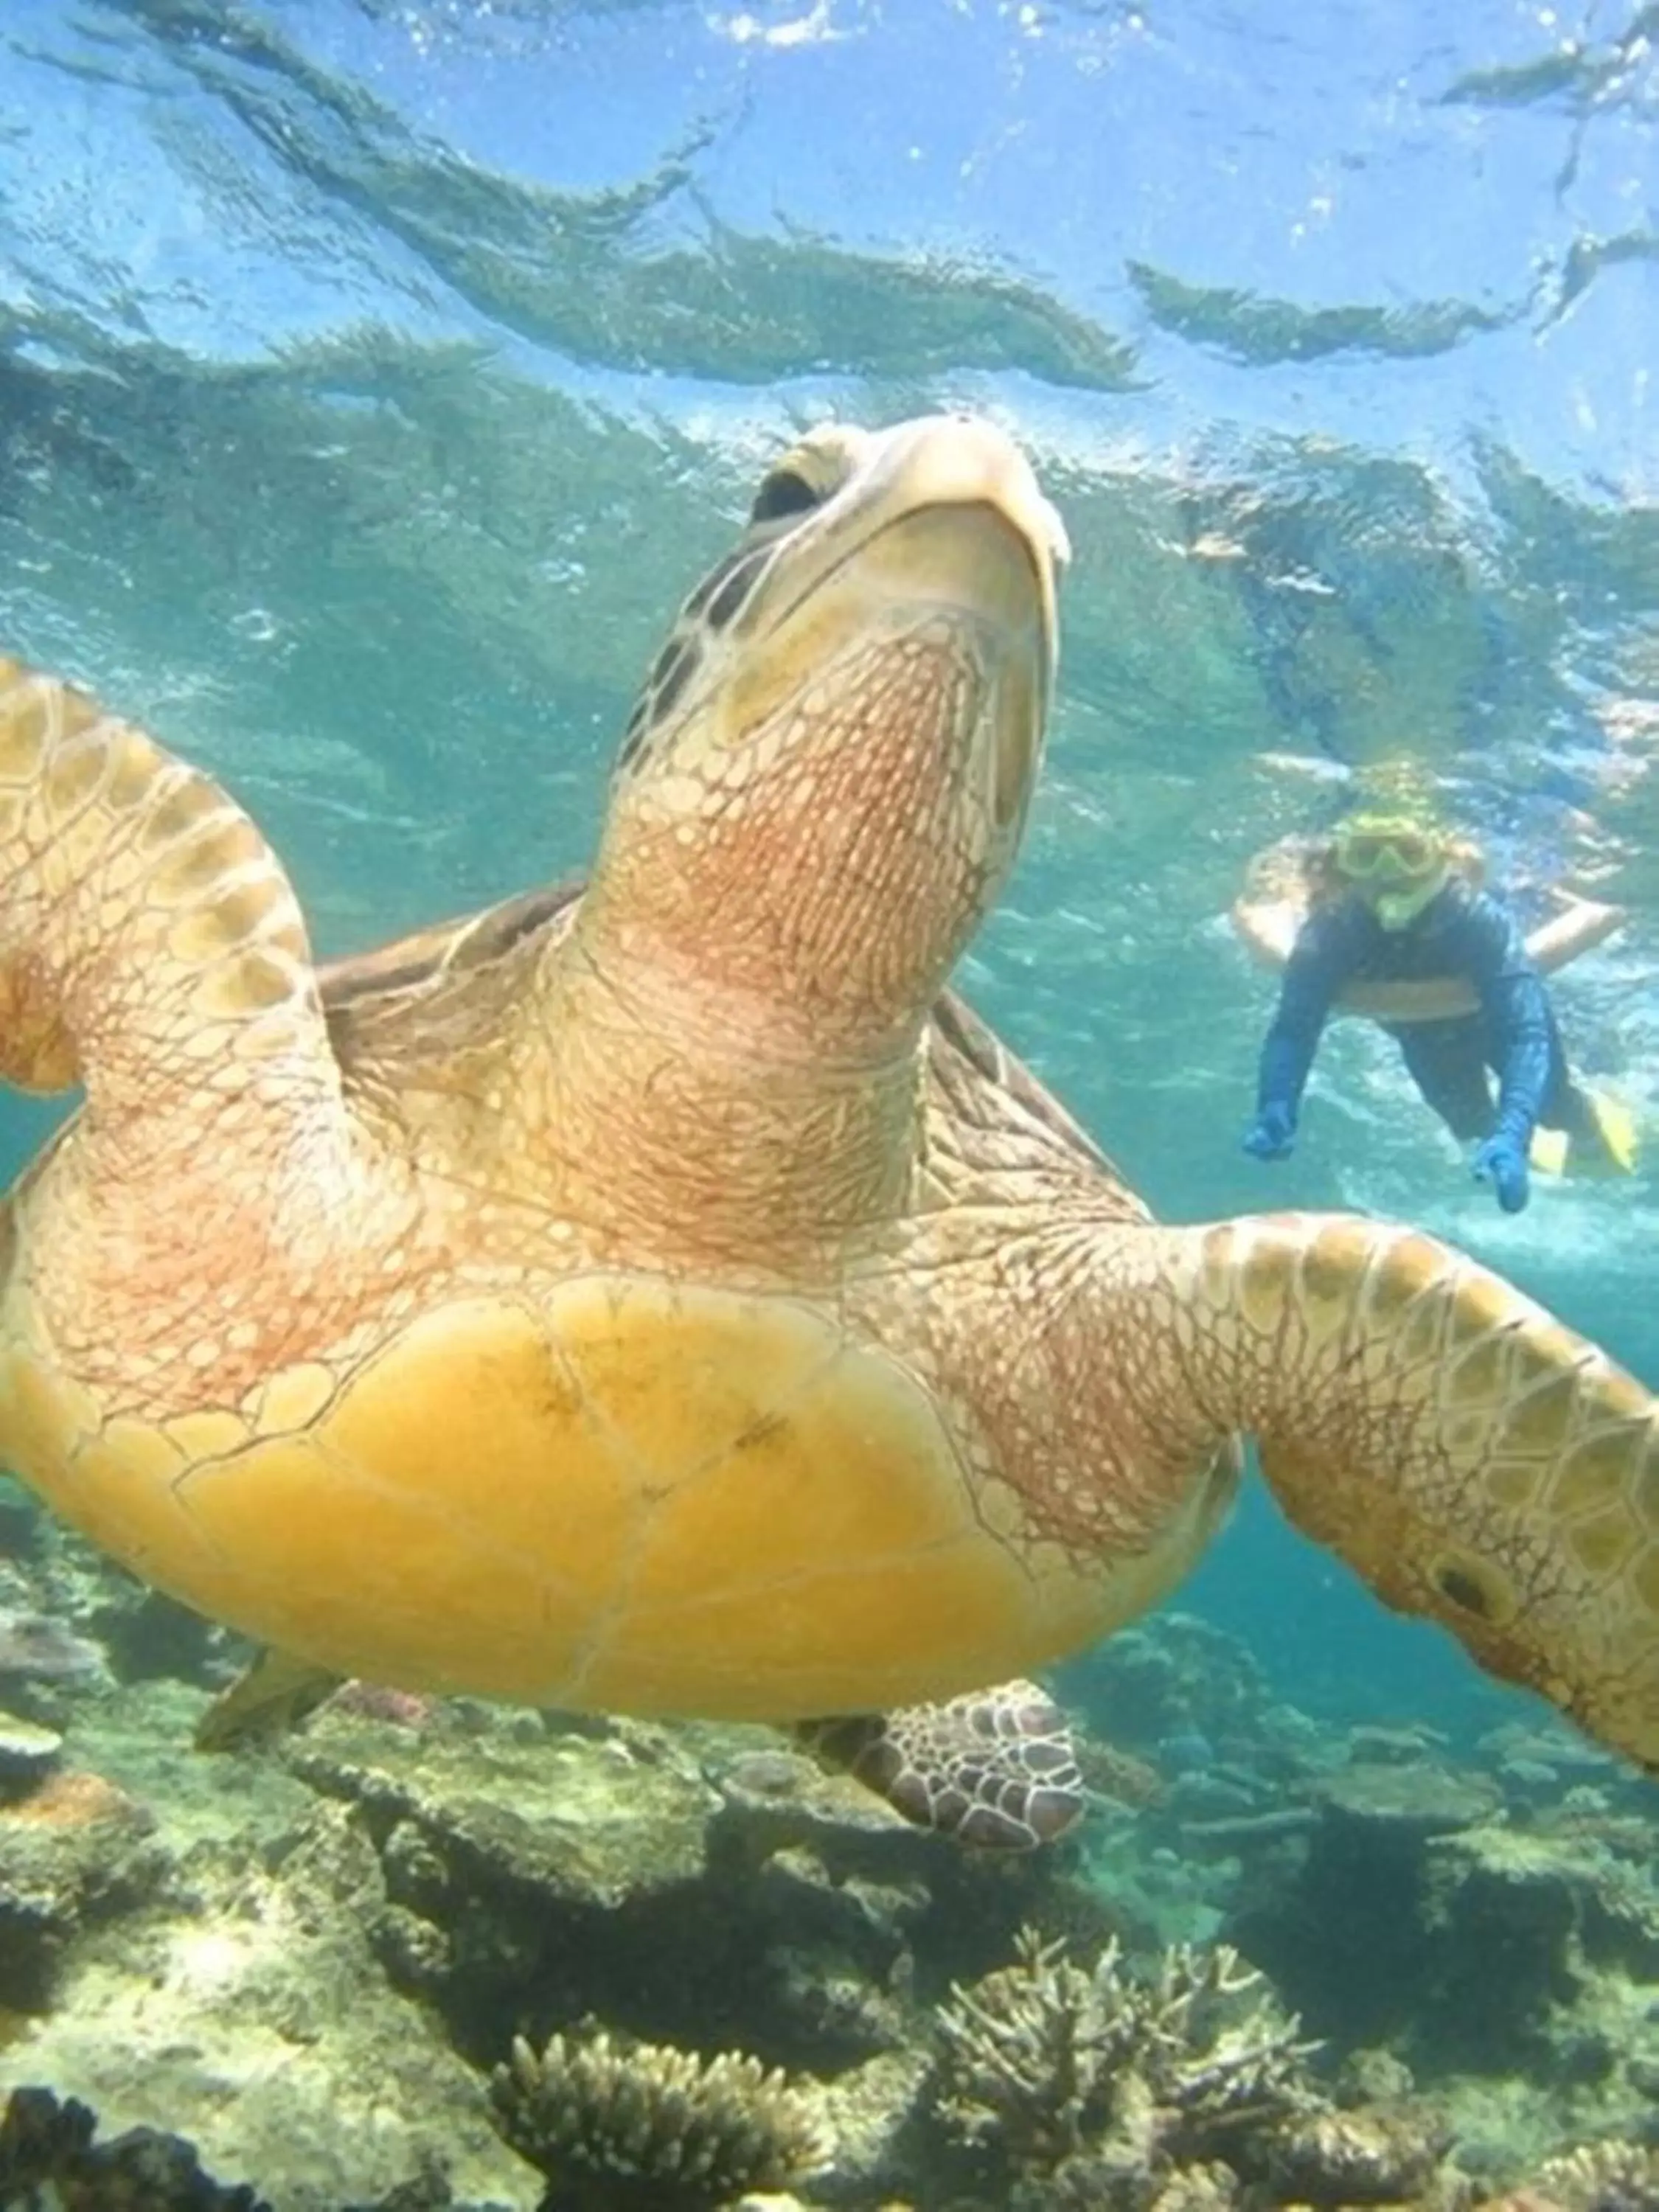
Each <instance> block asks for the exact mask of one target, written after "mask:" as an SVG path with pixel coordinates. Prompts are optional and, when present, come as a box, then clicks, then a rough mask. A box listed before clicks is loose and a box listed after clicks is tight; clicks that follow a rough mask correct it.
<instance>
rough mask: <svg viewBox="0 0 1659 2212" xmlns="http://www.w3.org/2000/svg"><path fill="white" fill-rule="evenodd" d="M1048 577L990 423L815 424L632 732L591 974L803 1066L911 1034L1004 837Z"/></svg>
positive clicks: (1027, 782) (1035, 511)
mask: <svg viewBox="0 0 1659 2212" xmlns="http://www.w3.org/2000/svg"><path fill="white" fill-rule="evenodd" d="M1065 557H1066V540H1065V535H1064V532H1063V531H1062V529H1061V526H1060V521H1059V519H1058V517H1057V516H1056V515H1055V513H1054V510H1053V508H1052V507H1050V506H1049V505H1048V501H1046V500H1045V499H1044V498H1043V496H1042V493H1041V492H1040V491H1039V490H1038V489H1037V485H1036V479H1035V477H1033V475H1032V473H1031V471H1030V466H1029V465H1028V464H1027V462H1026V460H1025V459H1024V456H1023V454H1022V453H1020V452H1019V450H1018V447H1016V446H1015V445H1014V444H1013V443H1012V441H1011V440H1010V439H1009V438H1008V437H1007V436H1006V435H1004V433H1003V432H1002V431H1000V430H999V429H998V428H995V427H994V425H992V424H991V423H989V422H983V421H980V420H975V419H970V418H966V417H963V416H929V417H927V418H924V419H922V420H920V421H916V422H906V423H902V424H901V425H899V426H898V427H897V428H894V429H890V430H885V431H881V432H876V433H870V432H866V431H861V430H856V429H853V428H847V427H845V426H842V425H840V424H836V425H833V426H831V427H829V428H823V429H820V430H817V431H815V432H814V433H813V434H811V435H810V436H808V437H806V438H805V439H803V440H802V441H800V443H799V444H798V445H797V446H795V447H793V448H792V449H791V450H790V451H789V452H787V453H785V454H784V455H783V456H782V457H781V459H779V460H777V461H776V462H775V463H774V464H773V465H772V466H771V467H770V468H769V470H768V471H767V472H766V474H765V476H764V477H763V478H762V479H761V482H760V484H759V486H758V489H757V492H756V495H755V500H754V504H753V507H752V509H751V511H750V517H749V521H748V524H747V526H746V527H745V529H744V532H743V535H742V536H741V538H739V539H738V543H737V544H736V545H735V547H734V548H733V549H732V551H731V552H730V553H729V554H728V555H727V556H726V558H725V559H724V560H722V561H721V562H720V563H719V564H718V566H717V567H716V568H714V569H713V570H712V571H711V572H710V573H709V574H708V575H707V576H706V577H705V578H704V579H703V580H702V582H701V583H700V584H699V585H698V586H697V587H696V590H695V591H694V592H692V593H691V595H690V598H689V599H687V600H686V602H685V604H684V606H683V607H682V609H681V610H680V613H679V616H678V619H677V621H676V622H675V624H674V627H673V629H672V630H671V633H670V635H669V637H668V640H667V642H666V643H665V645H664V647H663V648H662V651H661V652H660V653H659V655H658V657H657V660H656V663H655V665H654V666H653V669H652V671H651V675H650V678H649V680H648V681H647V684H646V687H645V690H644V693H643V695H642V696H641V700H640V702H639V705H638V706H637V707H636V708H635V713H634V716H633V719H632V720H631V721H630V722H629V726H628V732H627V736H626V738H625V740H624V743H623V750H622V756H621V759H620V761H619V763H618V766H617V775H616V778H615V781H614V784H613V787H612V792H611V807H610V813H609V817H608V819H607V822H606V826H605V837H604V841H603V843H602V846H601V848H600V852H599V859H598V862H597V864H596V866H595V870H594V874H593V879H592V887H591V889H590V891H589V894H588V896H587V899H586V902H584V913H583V918H582V921H581V924H580V928H581V932H582V935H583V937H584V939H585V940H586V945H587V949H588V951H589V952H590V954H591V955H592V957H593V958H594V960H595V962H596V963H597V964H599V965H600V966H601V967H603V966H605V964H607V963H609V964H611V966H612V967H613V969H614V968H617V967H618V966H619V967H620V968H621V969H623V970H625V971H627V972H629V973H631V974H635V975H641V974H648V975H653V976H654V977H656V978H657V979H659V981H660V982H661V983H663V984H664V985H665V986H666V987H668V989H669V990H671V992H673V993H674V994H676V1000H677V1003H684V1004H686V1005H687V1006H691V1005H693V1004H694V1003H695V1001H694V1000H693V998H692V997H691V995H690V994H695V993H696V991H697V990H698V989H699V988H702V990H703V991H704V992H705V994H712V998H710V999H709V1000H708V1003H712V1004H716V1005H718V1006H720V1018H721V1019H722V1020H731V1019H733V1018H739V1019H741V1020H742V1021H744V1024H750V1025H752V1024H763V1025H770V1026H772V1027H775V1030H776V1031H777V1032H778V1033H779V1034H780V1036H781V1037H782V1036H786V1035H787V1032H789V1031H790V1030H791V1029H792V1028H793V1029H794V1030H797V1031H799V1042H800V1044H801V1047H802V1048H804V1049H806V1050H809V1051H814V1050H823V1051H827V1052H837V1051H841V1052H845V1053H848V1054H853V1055H854V1056H856V1055H857V1054H860V1053H861V1052H863V1051H865V1050H866V1049H867V1050H869V1051H870V1052H872V1053H878V1052H882V1051H884V1050H886V1049H888V1048H890V1046H891V1045H893V1044H894V1043H896V1042H901V1041H902V1040H903V1039H904V1038H905V1037H906V1036H909V1035H913V1034H914V1031H915V1025H916V1024H918V1023H919V1022H920V1020H921V1017H922V1015H923V1014H924V1012H926V1009H927V1006H928V1004H929V1003H930V1001H931V1000H932V998H933V994H934V993H935V992H936V991H937V989H938V988H939V985H940V984H941V982H942V981H944V979H945V975H946V974H947V972H948V971H949V969H950V967H951V963H952V962H953V961H954V960H955V958H956V957H957V954H958V953H959V952H960V951H961V950H962V948H963V945H964V944H965V943H966V942H967V939H968V938H969V935H970V934H971V933H972V931H973V929H974V927H975V924H976V923H977V922H978V921H979V920H980V918H981V915H983V913H984V912H985V910H986V908H987V906H988V905H989V903H990V902H991V901H992V899H993V898H994V896H995V895H996V892H997V890H998V888H999V886H1000V884H1001V882H1002V880H1003V878H1004V877H1005V876H1006V872H1007V870H1008V868H1009V866H1010V864H1011V862H1012V859H1013V857H1014V854H1015V851H1016V849H1017V848H1018V842H1019V838H1020V833H1021V830H1022V828H1023V826H1024V818H1025V813H1026V808H1027V804H1028V802H1029V800H1030V795H1031V791H1032V787H1033V785H1034V783H1035V781H1036V775H1037V769H1038V767H1039V764H1040V761H1041V757H1042V735H1043V727H1044V722H1045V719H1046V716H1047V713H1048V697H1049V692H1050V690H1051V687H1052V684H1053V679H1054V652H1055V631H1054V580H1055V574H1056V570H1057V568H1059V566H1060V563H1061V562H1062V561H1063V560H1064V559H1065ZM744 1034H745V1035H748V1034H750V1030H749V1028H747V1027H746V1028H745V1031H744Z"/></svg>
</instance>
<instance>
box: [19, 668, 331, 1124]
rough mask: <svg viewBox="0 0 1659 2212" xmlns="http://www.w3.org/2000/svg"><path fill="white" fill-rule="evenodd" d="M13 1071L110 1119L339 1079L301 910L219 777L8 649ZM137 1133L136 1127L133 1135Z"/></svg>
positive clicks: (326, 1087) (225, 1102) (22, 1081)
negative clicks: (73, 1092)
mask: <svg viewBox="0 0 1659 2212" xmlns="http://www.w3.org/2000/svg"><path fill="white" fill-rule="evenodd" d="M0 1081H5V1082H9V1083H13V1084H15V1085H18V1086H19V1087H20V1088H22V1089H25V1090H31V1091H61V1090H66V1089H68V1088H70V1086H71V1085H74V1084H76V1083H83V1084H84V1085H86V1090H87V1097H88V1107H89V1109H91V1113H92V1115H93V1118H94V1122H95V1123H97V1124H99V1125H100V1126H101V1127H111V1126H119V1125H123V1124H125V1121H127V1118H128V1117H129V1115H131V1116H137V1115H140V1114H143V1113H149V1114H152V1115H154V1114H155V1112H156V1111H157V1110H158V1109H161V1108H162V1107H164V1106H165V1105H166V1104H167V1103H169V1102H185V1101H187V1102H188V1103H189V1105H190V1108H191V1114H192V1115H194V1117H195V1131H194V1133H195V1135H196V1137H197V1141H199V1139H200V1135H201V1131H202V1123H201V1118H200V1116H199V1115H195V1109H196V1106H197V1102H198V1101H199V1100H200V1099H201V1097H203V1096H204V1094H205V1095H206V1096H207V1097H210V1100H211V1103H212V1108H213V1110H214V1112H215V1114H216V1115H217V1116H218V1117H219V1126H220V1129H221V1131H222V1132H223V1131H224V1130H225V1127H226V1124H225V1116H226V1115H227V1113H228V1111H229V1109H231V1108H232V1107H233V1106H234V1104H235V1103H236V1102H238V1101H239V1100H246V1099H250V1098H251V1099H254V1100H259V1101H269V1100H273V1099H280V1100H281V1101H282V1102H283V1104H284V1105H285V1106H286V1105H287V1104H288V1103H289V1102H290V1101H291V1099H292V1098H293V1097H294V1096H295V1095H296V1094H297V1093H299V1092H300V1091H302V1090H303V1089H304V1088H305V1087H306V1086H307V1085H309V1086H311V1087H312V1088H313V1089H316V1090H319V1091H334V1092H336V1093H337V1086H338V1078H337V1071H336V1070H335V1066H334V1063H333V1060H332V1057H331V1054H330V1053H329V1050H328V1044H327V1036H326V1032H325V1028H324V1024H323V1018H322V1012H321V1008H320V1006H319V1000H318V994H317V987H316V979H315V975H314V973H313V968H312V963H311V955H310V950H309V947H308V945H307V936H306V928H305V923H304V921H303V919H302V917H301V913H300V908H299V904H298V902H297V901H296V899H295V896H294V891H293V888H292V886H291V884H289V879H288V877H287V875H286V874H285V872H283V867H282V866H281V864H280V863H279V862H278V860H276V856H275V854H273V853H272V852H271V850H270V847H269V845H267V844H266V842H265V841H264V837H263V836H261V835H260V833H259V831H258V829H256V828H255V826H254V824H253V823H252V822H251V821H250V820H249V819H248V817H246V814H244V813H243V811H242V810H241V809H240V807H239V806H238V805H236V803H235V802H234V799H230V798H229V797H228V795H227V793H224V792H223V791H222V790H221V789H220V788H219V787H218V785H217V784H216V783H214V782H213V781H212V780H211V779H210V777H208V776H206V775H202V774H201V773H200V772H199V771H198V770H197V769H192V768H190V767H188V766H186V764H185V763H184V762H182V761H179V760H175V759H174V758H173V757H172V756H171V755H169V754H168V753H167V752H165V751H164V750H162V748H161V746H160V745H158V744H155V741H154V740H153V739H152V738H149V737H147V736H146V735H145V734H144V732H143V731H142V730H138V729H135V728H134V727H133V726H131V724H130V723H126V722H123V721H118V720H116V719H115V718H114V717H113V716H111V715H108V714H105V713H104V712H103V710H102V709H101V708H100V707H99V705H98V704H97V702H95V701H94V700H92V699H90V698H88V696H86V695H85V694H84V693H82V692H80V691H76V690H73V689H71V688H70V686H69V685H67V684H62V683H59V682H58V681H57V680H56V679H55V678H51V677H46V676H41V675H37V674H35V673H33V671H29V670H27V669H26V668H24V667H23V666H21V665H20V664H19V663H18V662H16V661H15V660H9V659H3V658H0ZM121 1141H123V1142H125V1132H123V1134H122V1138H121Z"/></svg>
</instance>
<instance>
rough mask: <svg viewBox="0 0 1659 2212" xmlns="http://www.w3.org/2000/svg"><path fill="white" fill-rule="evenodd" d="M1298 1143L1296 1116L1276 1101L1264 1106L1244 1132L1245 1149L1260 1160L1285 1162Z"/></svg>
mask: <svg viewBox="0 0 1659 2212" xmlns="http://www.w3.org/2000/svg"><path fill="white" fill-rule="evenodd" d="M1295 1142H1296V1115H1294V1113H1292V1111H1291V1109H1290V1108H1289V1107H1288V1106H1286V1105H1285V1104H1283V1103H1281V1102H1280V1101H1279V1100H1278V1099H1275V1100H1274V1101H1273V1104H1272V1105H1270V1106H1264V1107H1263V1108H1262V1109H1261V1112H1260V1113H1259V1114H1258V1115H1256V1117H1255V1121H1253V1122H1252V1123H1251V1125H1250V1127H1249V1128H1248V1129H1247V1130H1246V1131H1245V1132H1244V1149H1245V1151H1246V1152H1249V1154H1250V1155H1251V1157H1252V1158H1255V1159H1258V1160H1283V1159H1288V1158H1289V1157H1290V1152H1291V1146H1293V1145H1294V1144H1295Z"/></svg>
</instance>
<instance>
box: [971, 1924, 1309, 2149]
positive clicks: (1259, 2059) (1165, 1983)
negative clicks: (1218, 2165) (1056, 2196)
mask: <svg viewBox="0 0 1659 2212" xmlns="http://www.w3.org/2000/svg"><path fill="white" fill-rule="evenodd" d="M939 2040H940V2082H939V2100H938V2111H939V2117H940V2118H941V2119H942V2120H943V2121H944V2123H945V2126H946V2128H947V2129H948V2130H951V2132H953V2133H955V2134H956V2135H957V2136H959V2137H960V2138H961V2139H963V2141H965V2142H969V2143H970V2144H975V2145H981V2146H991V2147H994V2149H995V2150H996V2152H997V2153H998V2154H999V2155H1000V2159H1001V2160H1002V2161H1003V2162H1004V2163H1005V2164H1006V2166H1009V2167H1011V2168H1012V2169H1013V2170H1015V2171H1016V2172H1018V2171H1026V2172H1030V2171H1031V2170H1033V2169H1035V2170H1036V2171H1039V2172H1042V2171H1050V2172H1051V2171H1054V2169H1056V2168H1059V2167H1060V2166H1064V2165H1065V2164H1066V2162H1067V2161H1068V2160H1075V2159H1077V2158H1078V2157H1079V2154H1081V2153H1083V2152H1084V2151H1085V2149H1087V2150H1089V2151H1090V2152H1091V2156H1092V2160H1093V2162H1094V2163H1095V2164H1097V2165H1098V2166H1103V2167H1104V2168H1107V2169H1109V2170H1111V2171H1112V2172H1124V2171H1128V2172H1144V2173H1146V2174H1149V2175H1150V2174H1152V2173H1156V2172H1164V2171H1165V2170H1167V2169H1168V2168H1170V2167H1171V2166H1199V2165H1202V2164H1204V2163H1206V2161H1209V2160H1213V2159H1216V2158H1218V2157H1222V2156H1225V2155H1226V2154H1228V2153H1229V2152H1230V2151H1233V2152H1237V2148H1238V2146H1239V2145H1240V2144H1241V2142H1243V2141H1244V2140H1246V2139H1247V2138H1249V2136H1252V2135H1255V2134H1259V2133H1261V2131H1262V2130H1264V2129H1266V2128H1267V2127H1269V2126H1270V2125H1271V2124H1274V2123H1277V2122H1279V2121H1281V2120H1284V2119H1286V2118H1289V2117H1291V2116H1292V2115H1295V2114H1299V2113H1303V2112H1307V2111H1310V2110H1311V2109H1313V2108H1314V2107H1315V2106H1316V2105H1317V2103H1318V2102H1319V2100H1318V2097H1317V2095H1316V2092H1315V2091H1314V2090H1313V2088H1312V2087H1311V2086H1310V2081H1309V2080H1308V2077H1307V2074H1306V2070H1305V2067H1306V2061H1307V2059H1308V2058H1309V2057H1310V2055H1311V2052H1312V2051H1313V2049H1314V2047H1315V2046H1314V2045H1311V2044H1309V2043H1307V2042H1305V2041H1304V2040H1303V2039H1301V2037H1300V2035H1299V2033H1298V2031H1297V2022H1296V2021H1295V2020H1294V2019H1291V2018H1289V2017H1287V2016H1286V2015H1285V2014H1284V2013H1283V2012H1282V2011H1281V2010H1280V2009H1279V2006H1278V2004H1277V2002H1276V2001H1275V2000H1274V1999H1273V1996H1272V1993H1271V1992H1270V1991H1269V1990H1268V1989H1267V1984H1266V1983H1264V1981H1263V1980H1262V1978H1261V1975H1260V1974H1258V1973H1256V1972H1255V1971H1254V1970H1253V1969H1252V1968H1250V1967H1249V1966H1246V1965H1245V1964H1244V1963H1243V1960H1241V1959H1240V1958H1239V1957H1238V1954H1237V1953H1236V1952H1234V1951H1232V1950H1230V1949H1228V1948H1225V1947H1220V1948H1215V1949H1212V1950H1208V1951H1198V1950H1195V1949H1193V1948H1189V1947H1187V1946H1180V1947H1177V1948H1173V1949H1171V1950H1170V1951H1167V1952H1166V1953H1165V1954H1164V1957H1163V1960H1162V1961H1161V1962H1160V1964H1159V1965H1158V1967H1157V1969H1156V1970H1155V1971H1154V1972H1152V1974H1151V1975H1150V1976H1147V1977H1146V1978H1137V1977H1134V1976H1132V1975H1130V1974H1129V1973H1128V1972H1126V1971H1125V1969H1124V1966H1123V1964H1122V1961H1121V1955H1120V1953H1119V1950H1118V1948H1117V1946H1116V1945H1115V1944H1109V1945H1108V1946H1107V1947H1106V1948H1105V1949H1104V1950H1103V1952H1102V1953H1101V1954H1100V1957H1099V1958H1098V1960H1097V1961H1096V1963H1095V1965H1094V1966H1093V1967H1092V1968H1091V1969H1085V1968H1084V1967H1081V1966H1076V1965H1074V1964H1073V1962H1072V1961H1071V1960H1069V1959H1068V1958H1067V1957H1066V1955H1065V1946H1064V1944H1063V1943H1059V1942H1054V1943H1044V1942H1042V1939H1041V1937H1040V1936H1038V1935H1037V1933H1036V1930H1035V1929H1024V1930H1022V1932H1021V1934H1020V1936H1019V1940H1018V1948H1017V1952H1016V1956H1015V1959H1014V1962H1013V1964H1012V1966H1006V1967H1002V1968H1000V1969H998V1970H997V1971H996V1972H993V1973H991V1974H989V1975H987V1977H986V1978H984V1979H983V1980H982V1981H981V1982H980V1983H979V1984H977V1985H976V1986H975V1988H973V1989H971V1990H967V1989H962V1988H958V1989H957V1990H955V1991H954V1992H953V1994H952V1996H951V2000H950V2002H948V2003H947V2004H945V2006H943V2007H942V2008H941V2009H940V2012H939Z"/></svg>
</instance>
